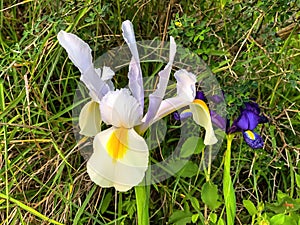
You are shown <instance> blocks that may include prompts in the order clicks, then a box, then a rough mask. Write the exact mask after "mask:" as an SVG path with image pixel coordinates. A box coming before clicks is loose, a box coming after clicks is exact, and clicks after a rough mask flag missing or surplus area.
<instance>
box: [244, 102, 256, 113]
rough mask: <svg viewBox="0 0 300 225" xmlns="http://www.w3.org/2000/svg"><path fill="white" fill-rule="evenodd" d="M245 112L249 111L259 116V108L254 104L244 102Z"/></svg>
mask: <svg viewBox="0 0 300 225" xmlns="http://www.w3.org/2000/svg"><path fill="white" fill-rule="evenodd" d="M245 110H248V111H251V112H253V113H255V114H257V115H259V114H260V108H259V106H258V104H257V103H256V102H246V103H245Z"/></svg>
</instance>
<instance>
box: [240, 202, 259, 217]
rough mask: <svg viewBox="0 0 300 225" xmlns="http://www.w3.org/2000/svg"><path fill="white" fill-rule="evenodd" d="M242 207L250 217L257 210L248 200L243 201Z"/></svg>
mask: <svg viewBox="0 0 300 225" xmlns="http://www.w3.org/2000/svg"><path fill="white" fill-rule="evenodd" d="M243 205H244V206H245V208H246V209H247V211H248V213H249V214H250V215H251V216H253V215H255V214H257V209H256V207H255V205H254V204H253V202H251V201H250V200H243Z"/></svg>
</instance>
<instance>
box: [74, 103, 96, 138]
mask: <svg viewBox="0 0 300 225" xmlns="http://www.w3.org/2000/svg"><path fill="white" fill-rule="evenodd" d="M79 127H80V134H82V135H85V136H95V135H96V134H98V133H99V132H100V131H101V115H100V109H99V104H98V103H97V102H94V101H90V102H88V103H87V104H85V105H84V106H83V108H82V109H81V111H80V114H79Z"/></svg>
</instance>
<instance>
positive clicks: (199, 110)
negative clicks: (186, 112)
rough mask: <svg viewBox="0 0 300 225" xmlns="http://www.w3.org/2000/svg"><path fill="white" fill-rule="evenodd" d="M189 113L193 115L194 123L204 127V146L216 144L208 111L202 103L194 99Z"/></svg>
mask: <svg viewBox="0 0 300 225" xmlns="http://www.w3.org/2000/svg"><path fill="white" fill-rule="evenodd" d="M190 109H191V112H192V113H193V119H194V120H195V122H196V123H197V124H198V125H200V126H202V127H204V129H205V131H206V132H205V137H204V144H205V145H213V144H215V143H217V141H218V139H217V138H216V136H215V133H214V130H213V127H212V122H211V117H210V113H209V109H208V107H207V105H206V104H205V102H204V101H202V100H199V99H196V100H194V101H193V103H191V104H190Z"/></svg>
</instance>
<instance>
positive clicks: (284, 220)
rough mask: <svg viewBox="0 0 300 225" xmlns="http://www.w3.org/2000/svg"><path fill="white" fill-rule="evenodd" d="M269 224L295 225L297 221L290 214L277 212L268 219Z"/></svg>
mask: <svg viewBox="0 0 300 225" xmlns="http://www.w3.org/2000/svg"><path fill="white" fill-rule="evenodd" d="M270 225H297V222H296V221H295V220H294V219H293V218H292V217H290V216H287V215H284V214H277V215H275V216H273V217H272V218H271V219H270Z"/></svg>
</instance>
